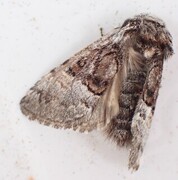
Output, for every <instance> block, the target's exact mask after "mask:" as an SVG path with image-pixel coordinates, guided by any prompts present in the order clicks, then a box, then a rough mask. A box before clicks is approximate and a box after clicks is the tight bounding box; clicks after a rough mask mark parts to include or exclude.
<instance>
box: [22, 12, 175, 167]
mask: <svg viewBox="0 0 178 180" xmlns="http://www.w3.org/2000/svg"><path fill="white" fill-rule="evenodd" d="M172 54H173V49H172V37H171V35H170V33H169V32H168V30H167V29H166V26H165V24H164V22H163V21H162V20H160V19H157V18H155V17H152V16H150V15H145V14H141V15H137V16H135V17H133V18H131V19H127V20H126V21H125V22H124V23H123V25H122V26H121V27H118V28H115V29H114V30H113V31H112V32H111V33H109V34H106V35H104V36H103V37H101V38H100V39H99V40H97V41H96V42H94V43H92V44H91V45H89V46H88V47H86V48H85V49H83V50H81V51H80V52H78V53H76V54H75V55H74V56H73V57H71V58H69V59H68V60H67V61H65V62H64V63H63V64H61V65H60V66H58V67H56V68H54V69H53V70H51V71H50V72H49V73H48V74H47V75H45V76H43V77H42V79H41V80H40V81H38V82H37V83H36V84H35V85H34V86H33V87H32V88H31V89H30V90H29V91H28V93H27V95H26V96H25V97H23V98H22V100H21V102H20V106H21V110H22V112H23V114H25V115H26V116H28V117H29V119H31V120H37V121H39V122H40V123H42V124H44V125H48V126H49V125H50V126H52V127H55V128H64V129H66V128H71V129H73V130H78V131H79V132H85V131H88V132H89V131H92V130H94V129H100V130H102V131H104V133H105V134H106V136H107V137H109V138H110V139H112V140H113V141H115V142H116V144H117V145H119V146H124V145H125V146H127V145H129V147H130V155H129V165H128V166H129V168H131V169H133V170H137V169H138V167H139V160H140V156H141V154H142V152H143V149H144V146H145V143H146V141H147V138H148V134H149V129H150V126H151V122H152V118H153V114H154V110H155V104H156V99H157V97H158V91H159V88H160V82H161V76H162V70H163V63H164V60H165V59H167V58H168V57H170V56H171V55H172Z"/></svg>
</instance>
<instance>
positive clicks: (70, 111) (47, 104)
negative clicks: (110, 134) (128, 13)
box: [20, 29, 118, 132]
mask: <svg viewBox="0 0 178 180" xmlns="http://www.w3.org/2000/svg"><path fill="white" fill-rule="evenodd" d="M115 31H118V30H117V29H116V30H115ZM114 34H115V32H114V33H112V34H110V35H108V36H105V37H103V38H101V39H100V40H98V41H96V42H95V43H93V44H92V45H90V46H88V47H87V48H85V49H84V50H82V51H80V52H79V53H77V54H76V55H74V56H73V57H72V58H70V59H69V60H67V61H65V62H64V63H63V64H62V65H60V66H59V67H56V68H55V69H53V70H52V71H51V72H50V73H49V74H47V75H45V76H44V77H42V79H41V80H40V81H38V82H37V83H36V84H35V85H34V86H33V87H32V88H31V89H30V90H29V92H28V93H27V95H26V96H25V97H24V98H23V99H22V100H21V103H20V105H21V110H22V112H23V113H24V114H25V115H27V116H28V117H29V118H30V119H32V120H38V121H39V122H40V123H42V124H45V125H51V126H53V127H55V128H73V129H74V130H76V129H77V130H79V131H81V132H83V131H91V130H93V129H94V128H96V127H98V126H103V125H104V124H105V121H106V120H107V119H106V118H108V117H107V116H108V115H107V116H106V112H108V111H109V112H110V114H111V113H113V112H112V110H111V107H110V106H109V107H108V108H110V110H108V109H107V107H106V106H104V104H105V101H107V100H108V98H109V95H108V94H107V88H111V87H112V82H114V77H115V75H116V74H117V71H118V59H117V58H118V57H117V54H116V53H117V52H116V50H115V48H114V47H113V44H112V42H113V41H112V40H111V38H113V35H114ZM115 79H118V77H116V78H115ZM105 94H106V95H105ZM114 108H115V107H114ZM115 109H116V108H115ZM107 114H108V113H107ZM109 116H110V115H109Z"/></svg>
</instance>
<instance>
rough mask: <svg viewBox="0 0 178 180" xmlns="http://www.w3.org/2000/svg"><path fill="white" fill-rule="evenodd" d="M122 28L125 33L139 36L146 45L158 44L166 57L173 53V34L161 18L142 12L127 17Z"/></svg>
mask: <svg viewBox="0 0 178 180" xmlns="http://www.w3.org/2000/svg"><path fill="white" fill-rule="evenodd" d="M121 28H122V29H124V31H125V33H124V34H128V35H130V36H132V35H133V36H135V37H138V39H140V40H141V41H142V42H143V43H145V45H155V46H158V47H159V48H160V49H161V51H162V52H163V53H164V57H165V59H166V58H168V57H169V56H171V55H172V54H173V48H172V36H171V34H170V33H169V31H168V30H167V28H166V26H165V23H164V22H163V21H162V20H161V19H159V18H156V17H153V16H150V15H148V14H141V15H137V16H135V17H134V18H131V19H127V20H126V21H125V22H124V23H123V25H122V27H121Z"/></svg>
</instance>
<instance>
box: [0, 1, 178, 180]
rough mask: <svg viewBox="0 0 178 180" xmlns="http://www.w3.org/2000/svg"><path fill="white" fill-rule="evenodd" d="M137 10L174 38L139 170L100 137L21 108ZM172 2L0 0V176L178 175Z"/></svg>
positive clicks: (128, 178) (176, 13) (5, 179)
mask: <svg viewBox="0 0 178 180" xmlns="http://www.w3.org/2000/svg"><path fill="white" fill-rule="evenodd" d="M138 13H151V14H153V15H156V16H158V17H160V18H161V19H163V20H164V21H165V22H166V24H167V27H168V29H169V30H170V32H171V34H172V36H173V39H174V50H175V54H174V56H173V57H172V58H171V59H170V60H169V61H167V62H166V63H165V66H164V73H163V81H162V88H161V89H160V95H159V98H158V102H157V107H156V112H155V116H154V120H153V123H152V129H151V132H150V136H149V140H148V143H147V146H146V149H145V151H144V155H143V162H142V164H141V167H140V169H139V170H138V171H137V172H135V173H131V172H130V171H128V169H127V163H128V151H127V150H126V149H123V148H118V147H116V145H115V144H113V143H112V142H109V141H108V140H106V137H104V136H103V135H102V133H101V132H92V133H90V134H88V135H86V134H80V133H77V132H73V131H70V130H59V129H58V130H57V129H53V128H50V127H45V126H42V125H39V124H38V123H37V122H31V121H29V120H28V119H27V118H26V117H24V116H23V115H22V114H21V112H20V109H19V101H20V99H21V98H22V97H23V96H24V94H25V93H26V91H27V90H28V89H29V88H30V87H31V86H32V85H33V84H34V83H35V82H36V81H37V80H38V79H40V77H41V76H42V75H44V74H46V73H47V72H48V71H50V70H51V69H52V68H54V67H55V66H57V65H59V64H60V63H62V62H63V61H64V60H66V59H67V58H69V57H70V56H72V55H73V54H74V53H76V52H77V51H79V50H80V49H82V48H84V47H85V46H87V45H88V44H90V43H92V42H93V41H94V40H96V39H98V38H99V37H100V31H99V29H100V27H102V28H103V29H104V33H107V32H109V31H111V30H112V29H113V28H114V27H117V26H119V25H121V24H122V22H123V21H124V20H125V19H126V18H128V17H132V16H133V15H135V14H138ZM177 48H178V1H176V0H174V1H173V0H167V1H166V0H157V1H156V0H148V1H145V0H138V1H136V0H135V1H131V0H85V1H84V0H65V1H64V0H41V1H40V0H4V1H3V0H0V180H75V179H77V180H83V179H85V180H100V179H102V180H108V179H112V180H152V179H153V180H154V179H156V180H158V179H161V180H169V179H173V180H176V179H178V118H177V114H178V73H177V72H178V55H177Z"/></svg>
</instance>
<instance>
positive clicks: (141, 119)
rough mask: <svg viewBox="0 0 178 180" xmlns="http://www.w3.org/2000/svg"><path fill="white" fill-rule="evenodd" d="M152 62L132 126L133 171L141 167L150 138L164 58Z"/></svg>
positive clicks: (131, 159)
mask: <svg viewBox="0 0 178 180" xmlns="http://www.w3.org/2000/svg"><path fill="white" fill-rule="evenodd" d="M150 61H151V64H150V65H149V69H148V71H147V78H146V81H145V84H144V87H143V93H142V94H141V96H140V99H139V101H138V104H137V107H136V110H135V113H134V116H133V119H132V125H131V133H132V136H133V137H132V144H131V150H130V156H129V168H131V169H133V170H137V169H138V167H139V160H140V157H141V155H142V153H143V149H144V146H145V143H146V141H147V138H148V134H149V129H150V127H151V122H152V117H153V114H154V109H155V103H156V99H157V96H158V91H159V87H160V82H161V76H162V69H163V56H162V55H159V56H157V57H155V58H154V59H152V60H150Z"/></svg>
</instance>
